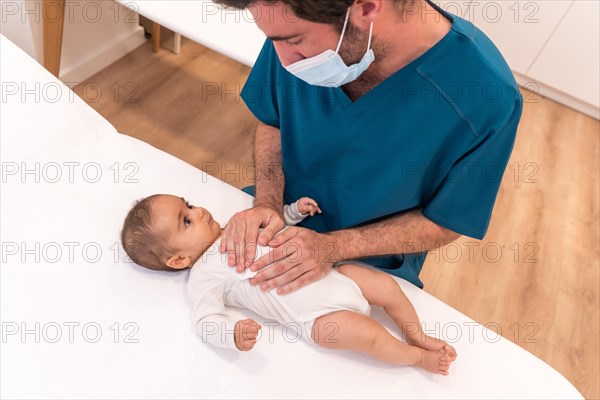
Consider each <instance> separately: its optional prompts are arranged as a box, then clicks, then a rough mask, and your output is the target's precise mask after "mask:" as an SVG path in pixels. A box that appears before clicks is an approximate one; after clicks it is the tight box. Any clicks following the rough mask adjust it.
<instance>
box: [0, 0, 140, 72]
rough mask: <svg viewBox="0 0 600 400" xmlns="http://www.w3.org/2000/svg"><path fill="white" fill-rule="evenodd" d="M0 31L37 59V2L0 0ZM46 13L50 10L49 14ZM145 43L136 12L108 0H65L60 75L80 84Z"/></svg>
mask: <svg viewBox="0 0 600 400" xmlns="http://www.w3.org/2000/svg"><path fill="white" fill-rule="evenodd" d="M0 12H1V19H0V32H1V33H2V34H3V35H5V36H6V37H8V38H9V39H10V40H11V41H13V42H14V43H16V44H17V45H18V46H19V47H21V48H22V49H23V50H25V51H26V52H27V53H28V54H29V55H30V56H32V57H33V58H35V59H36V60H37V61H38V62H39V63H40V64H41V63H42V62H43V43H42V36H43V35H42V15H43V13H46V12H47V13H48V15H54V14H53V12H54V10H53V9H51V8H43V2H42V1H41V0H0ZM50 13H52V14H50ZM144 41H145V38H144V33H143V28H142V27H140V26H139V18H138V15H137V14H135V13H133V12H131V11H130V10H128V9H126V8H125V7H123V6H121V5H120V4H118V3H115V2H113V1H112V0H67V1H66V3H65V26H64V31H63V46H62V54H61V68H60V78H61V79H62V80H63V81H65V82H81V81H82V80H85V79H86V78H88V77H90V76H92V75H93V74H95V73H96V72H98V71H100V70H102V69H103V68H105V67H106V66H108V65H110V64H112V63H113V62H115V61H116V60H118V59H119V58H121V57H123V56H124V55H125V54H127V53H129V52H130V51H131V50H133V49H135V48H136V47H138V46H140V45H141V44H143V43H144Z"/></svg>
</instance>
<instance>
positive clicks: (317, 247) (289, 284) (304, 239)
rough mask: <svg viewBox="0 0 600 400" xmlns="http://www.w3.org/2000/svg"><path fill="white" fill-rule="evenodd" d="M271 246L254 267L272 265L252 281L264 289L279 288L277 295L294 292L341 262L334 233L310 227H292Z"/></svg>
mask: <svg viewBox="0 0 600 400" xmlns="http://www.w3.org/2000/svg"><path fill="white" fill-rule="evenodd" d="M268 245H269V246H271V247H272V248H273V250H272V251H271V252H270V253H268V254H265V255H264V256H263V257H261V258H260V259H258V260H256V262H255V263H254V264H252V266H251V270H252V271H258V270H261V269H262V268H264V267H266V266H267V265H269V264H272V265H270V266H269V268H265V269H264V270H262V271H260V272H259V273H258V274H257V275H256V276H255V277H254V278H252V279H251V280H250V283H252V284H259V285H261V289H263V290H269V289H273V288H279V289H278V290H277V293H278V294H286V293H290V292H293V291H295V290H297V289H299V288H301V287H302V286H305V285H307V284H309V283H312V282H315V281H317V280H319V279H321V278H323V277H324V276H325V274H326V273H328V272H329V270H330V269H331V267H332V266H333V264H334V263H335V262H337V261H339V253H338V251H339V245H338V244H337V242H336V241H334V239H333V236H329V235H323V234H319V233H317V232H315V231H311V230H309V229H304V228H299V227H289V228H287V229H286V230H285V231H283V232H281V233H280V234H279V235H277V236H276V237H275V239H273V240H271V241H269V243H268Z"/></svg>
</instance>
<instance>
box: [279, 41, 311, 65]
mask: <svg viewBox="0 0 600 400" xmlns="http://www.w3.org/2000/svg"><path fill="white" fill-rule="evenodd" d="M273 46H274V47H275V52H276V53H277V56H278V57H279V61H281V65H283V66H284V67H287V66H288V65H291V64H293V63H295V62H298V61H300V60H303V59H304V58H305V57H304V56H303V55H302V54H300V53H298V52H297V51H295V50H294V49H292V48H290V46H289V45H288V44H286V43H285V42H274V43H273Z"/></svg>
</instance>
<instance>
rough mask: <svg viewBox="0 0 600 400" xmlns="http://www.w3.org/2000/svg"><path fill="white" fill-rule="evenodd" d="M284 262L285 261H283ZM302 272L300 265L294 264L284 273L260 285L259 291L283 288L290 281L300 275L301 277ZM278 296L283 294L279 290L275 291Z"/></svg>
mask: <svg viewBox="0 0 600 400" xmlns="http://www.w3.org/2000/svg"><path fill="white" fill-rule="evenodd" d="M284 262H285V261H284ZM303 273H304V271H303V270H302V267H301V264H296V265H294V266H293V267H292V268H290V269H289V270H287V271H286V272H284V273H283V274H281V275H278V276H276V277H274V278H273V279H269V280H267V281H265V282H263V283H262V284H261V289H263V288H264V289H263V290H270V289H275V288H280V287H283V286H285V285H287V284H290V283H291V282H292V281H294V280H295V279H297V278H298V277H299V276H300V275H302V274H303ZM277 293H278V294H284V292H282V291H281V290H280V289H278V290H277Z"/></svg>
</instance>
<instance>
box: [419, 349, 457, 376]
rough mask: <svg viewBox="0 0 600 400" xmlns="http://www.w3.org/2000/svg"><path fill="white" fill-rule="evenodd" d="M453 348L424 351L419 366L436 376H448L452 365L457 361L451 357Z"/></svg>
mask: <svg viewBox="0 0 600 400" xmlns="http://www.w3.org/2000/svg"><path fill="white" fill-rule="evenodd" d="M450 350H451V346H449V345H447V344H446V345H444V346H443V347H442V348H441V349H438V350H424V351H423V356H422V357H421V361H420V362H419V364H418V366H419V367H421V368H423V369H425V370H426V371H429V372H433V373H434V374H440V375H448V370H449V369H450V364H452V362H453V361H454V359H456V356H454V359H452V357H451V356H450Z"/></svg>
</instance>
